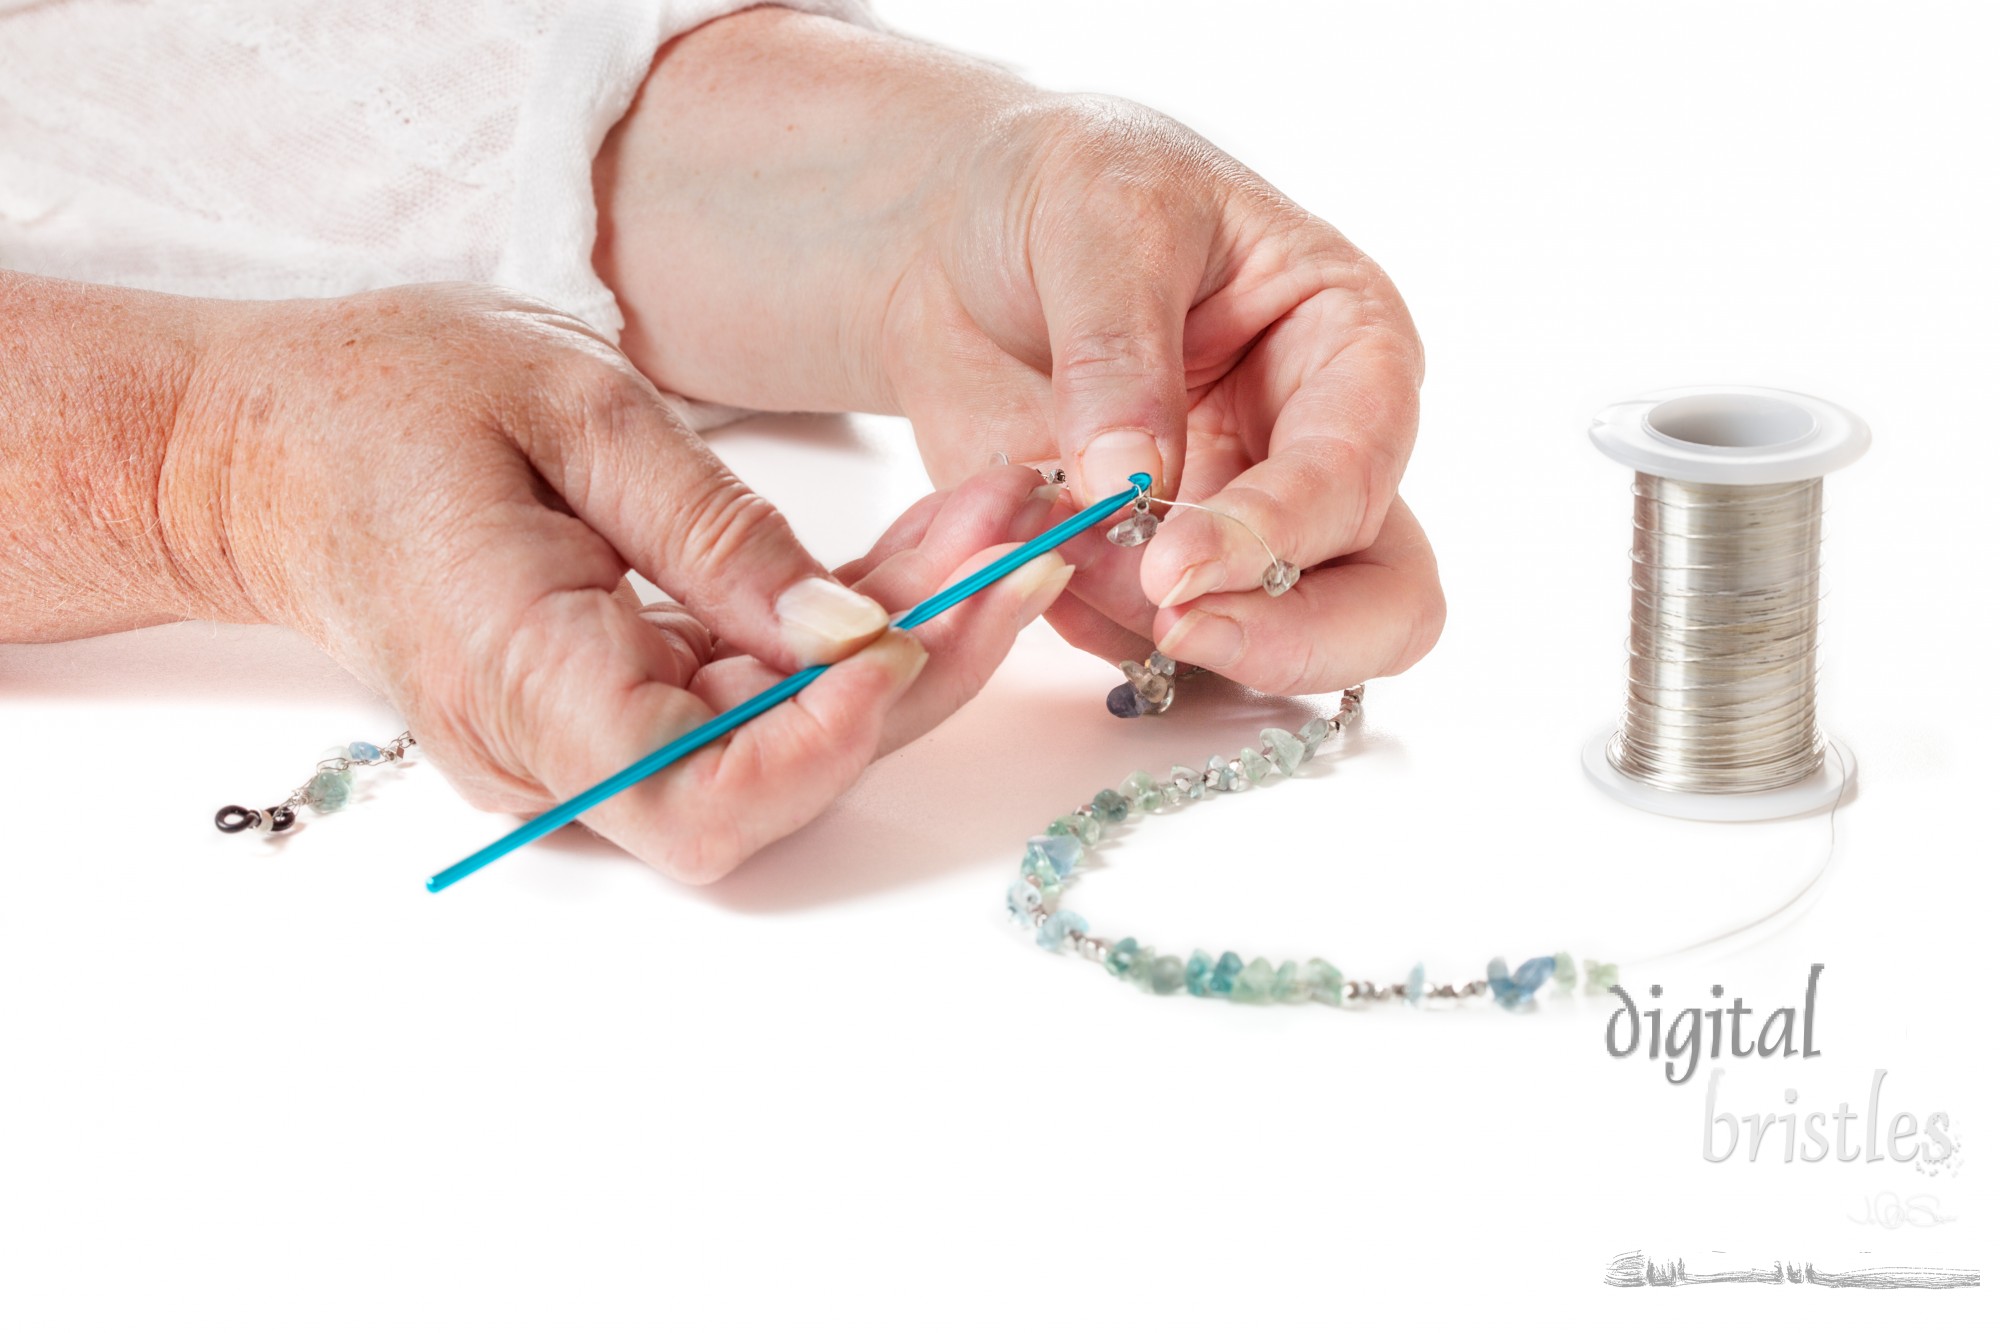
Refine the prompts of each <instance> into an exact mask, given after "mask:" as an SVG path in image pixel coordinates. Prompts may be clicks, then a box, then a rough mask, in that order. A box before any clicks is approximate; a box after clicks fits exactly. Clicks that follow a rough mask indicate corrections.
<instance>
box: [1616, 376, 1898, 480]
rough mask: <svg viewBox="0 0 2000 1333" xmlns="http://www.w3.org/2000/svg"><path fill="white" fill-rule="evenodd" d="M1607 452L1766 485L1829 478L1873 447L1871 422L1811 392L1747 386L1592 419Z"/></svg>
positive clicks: (1679, 473) (1644, 403)
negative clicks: (1828, 475)
mask: <svg viewBox="0 0 2000 1333" xmlns="http://www.w3.org/2000/svg"><path fill="white" fill-rule="evenodd" d="M1590 439H1591V442H1592V443H1593V444H1595V445H1596V446H1597V448H1598V450H1599V451H1600V452H1601V453H1603V454H1604V456H1605V457H1607V458H1609V459H1611V461H1612V462H1614V463H1621V464H1623V465H1624V466H1625V467H1627V468H1630V469H1631V470H1633V471H1635V472H1647V473H1651V474H1652V475H1653V476H1656V477H1670V478H1672V479H1673V480H1675V481H1698V482H1712V483H1715V484H1716V485H1721V486H1761V485H1774V484H1777V483H1779V482H1787V481H1809V480H1811V479H1812V478H1814V477H1823V476H1825V475H1826V474H1827V473H1829V472H1832V471H1834V470H1836V469H1838V468H1844V467H1846V466H1847V465H1848V464H1849V463H1852V462H1854V461H1855V460H1856V459H1858V458H1860V457H1861V455H1863V454H1865V453H1867V452H1868V442H1869V439H1870V436H1869V433H1868V423H1867V422H1865V421H1863V420H1861V419H1860V418H1859V417H1857V416H1855V415H1854V413H1852V412H1850V411H1848V410H1847V409H1846V408H1844V407H1842V406H1840V405H1839V404H1838V403H1829V402H1827V401H1826V400H1825V399H1824V398H1814V397H1812V396H1811V395H1810V394H1803V393H1790V392H1788V391H1786V390H1784V389H1766V388H1761V387H1758V386H1756V385H1746V384H1703V385H1695V386H1691V387H1689V388H1685V389H1662V390H1659V391H1657V392H1654V393H1648V394H1641V395H1640V396H1639V397H1637V398H1628V399H1626V400H1625V401H1623V402H1618V403H1613V404H1612V405H1611V406H1609V407H1607V408H1605V409H1603V410H1602V411H1601V412H1599V413H1598V414H1597V419H1596V420H1595V421H1592V422H1591V423H1590Z"/></svg>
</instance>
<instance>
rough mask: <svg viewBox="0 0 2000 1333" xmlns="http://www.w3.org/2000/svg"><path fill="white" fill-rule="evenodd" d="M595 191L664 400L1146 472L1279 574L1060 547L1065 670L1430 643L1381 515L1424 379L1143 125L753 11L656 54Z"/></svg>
mask: <svg viewBox="0 0 2000 1333" xmlns="http://www.w3.org/2000/svg"><path fill="white" fill-rule="evenodd" d="M677 61H682V62H684V65H677V64H676V62H677ZM697 71H698V73H697ZM746 161H754V162H756V163H757V167H758V169H757V171H756V172H755V173H748V172H743V171H740V170H734V169H733V167H732V164H737V163H742V162H746ZM599 192H600V200H601V203H602V205H603V212H604V219H603V226H602V230H601V233H600V246H599V260H600V266H601V268H602V269H603V271H604V272H605V273H606V276H607V278H608V279H609V280H610V281H612V283H613V284H614V286H615V287H616V289H617V290H618V291H619V294H620V297H621V300H622V301H623V302H624V304H625V306H626V310H627V314H628V317H629V319H630V325H629V327H628V331H627V334H626V338H625V345H626V347H627V349H628V350H629V351H630V352H631V353H632V355H633V357H634V359H635V360H636V361H637V362H638V364H639V365H640V366H641V368H642V369H644V370H646V371H647V372H648V373H649V374H650V375H652V376H653V377H654V378H655V379H657V380H659V381H660V382H661V383H664V384H670V385H672V386H673V387H675V388H678V389H681V390H683V391H685V392H689V393H692V394H694V395H697V396H703V397H711V398H716V399H720V400H723V401H728V402H740V403H745V404H749V405H754V406H776V407H850V408H863V409H868V410H876V411H885V410H888V411H899V412H902V413H904V414H906V415H908V416H909V417H910V419H911V421H912V422H913V423H914V425H915V428H916V433H917V438H918V442H919V444H920V446H921V447H922V449H923V451H924V456H925V460H926V462H927V464H928V466H929V468H930V471H931V473H932V475H933V477H934V478H935V479H937V480H938V481H939V482H940V483H942V484H950V483H951V482H953V481H955V480H957V479H959V478H961V477H963V476H966V475H967V474H968V473H969V472H971V471H972V470H974V469H976V468H978V467H980V466H981V465H983V464H984V463H985V461H986V460H987V459H988V458H989V457H990V456H991V455H992V454H993V453H994V452H995V451H1003V452H1005V453H1007V454H1008V455H1009V456H1010V457H1012V458H1014V459H1015V460H1017V461H1025V460H1038V459H1055V458H1058V457H1059V458H1060V459H1061V460H1062V462H1063V463H1064V465H1065V466H1066V467H1067V468H1068V470H1069V473H1070V476H1071V477H1072V479H1073V484H1074V486H1075V489H1076V493H1077V498H1078V500H1087V499H1093V498H1096V497H1099V496H1101V495H1103V494H1106V493H1108V492H1109V491H1111V490H1114V489H1118V488H1121V487H1123V486H1124V484H1125V481H1124V478H1125V477H1126V475H1127V474H1129V473H1131V472H1133V471H1137V470H1145V471H1148V472H1152V473H1154V474H1155V475H1156V476H1158V477H1160V478H1161V485H1162V491H1163V493H1164V494H1166V495H1168V496H1178V497H1184V498H1187V499H1199V500H1201V501H1202V502H1203V503H1205V504H1208V505H1210V506H1212V507H1213V508H1216V509H1219V510H1222V511H1224V512H1226V513H1229V514H1232V515H1235V516H1236V517H1238V518H1240V519H1242V520H1243V522H1244V523H1246V524H1247V525H1248V526H1249V528H1250V529H1252V530H1254V531H1255V532H1256V533H1257V534H1260V535H1261V536H1262V537H1263V538H1264V539H1265V540H1266V541H1268V542H1269V543H1270V544H1271V546H1272V547H1274V548H1275V549H1276V551H1277V552H1278V554H1279V555H1281V556H1283V557H1285V558H1286V559H1289V560H1290V561H1292V562H1293V563H1295V564H1298V565H1300V566H1302V567H1305V568H1306V569H1307V571H1308V572H1307V573H1306V575H1305V576H1304V577H1303V578H1302V579H1301V580H1300V582H1299V585H1298V587H1297V588H1296V589H1295V590H1294V591H1293V592H1291V593H1290V594H1288V595H1286V596H1284V597H1282V598H1275V599H1274V598H1271V597H1269V596H1267V595H1266V594H1265V593H1264V592H1263V591H1262V590H1261V586H1260V584H1261V579H1262V575H1263V571H1264V569H1265V568H1266V566H1267V565H1268V563H1269V557H1268V556H1267V555H1266V554H1265V551H1264V548H1263V546H1262V545H1261V544H1259V542H1258V541H1257V540H1256V538H1255V537H1253V536H1252V535H1251V533H1250V532H1248V531H1245V529H1244V528H1243V527H1242V526H1239V525H1238V524H1235V523H1230V522H1227V521H1224V520H1221V519H1218V518H1215V517H1213V516H1211V515H1207V514H1203V513H1200V512H1198V511H1191V510H1184V511H1179V512H1177V513H1173V514H1172V516H1171V517H1170V518H1169V520H1168V521H1167V522H1166V523H1164V524H1163V525H1162V527H1161V530H1160V533H1159V536H1158V537H1156V538H1155V539H1154V541H1153V542H1152V543H1151V544H1150V545H1148V546H1146V547H1144V548H1140V549H1137V550H1124V549H1120V548H1116V547H1112V546H1110V545H1109V544H1108V543H1092V542H1080V543H1077V544H1076V545H1075V546H1074V547H1073V548H1072V556H1073V558H1074V559H1075V560H1076V561H1077V576H1076V578H1075V580H1074V582H1073V583H1072V585H1071V588H1070V592H1071V594H1072V595H1071V596H1069V597H1066V598H1064V599H1063V601H1062V603H1060V604H1059V605H1058V607H1057V608H1056V609H1055V611H1053V612H1052V613H1051V616H1050V618H1051V620H1053V621H1054V622H1055V624H1056V625H1057V628H1058V629H1060V630H1061V631H1062V632H1063V633H1064V634H1065V635H1066V636H1067V637H1069V638H1070V639H1071V640H1072V641H1074V642H1077V643H1079V644H1081V645H1084V646H1086V647H1088V648H1091V649H1092V650H1094V651H1097V652H1099V653H1101V654H1103V655H1105V656H1107V657H1120V656H1136V655H1142V654H1143V648H1144V646H1145V645H1146V644H1148V643H1157V644H1158V645H1159V646H1160V647H1161V648H1162V649H1163V650H1164V651H1166V652H1167V653H1168V654H1170V655H1172V656H1174V657H1176V658H1178V659H1180V660H1182V661H1186V662H1191V663H1194V664H1197V665H1201V666H1206V667H1210V668H1213V669H1215V670H1218V671H1221V672H1224V673H1226V674H1228V675H1230V676H1232V677H1234V678H1236V679H1238V680H1241V681H1244V682H1245V683H1247V684H1250V685H1252V686H1255V687H1258V688H1262V689H1269V690H1279V691H1310V690H1325V689H1331V688H1335V687H1338V686H1343V685H1348V684H1352V683H1354V682H1356V681H1359V680H1361V679H1364V678H1367V677H1370V676H1377V675H1383V674H1388V673H1392V672H1396V671H1400V670H1402V669H1403V668H1405V667H1407V666H1409V665H1410V664H1411V663H1412V662H1414V661H1415V660H1416V659H1417V658H1419V657H1421V656H1422V655H1423V654H1424V653H1425V652H1427V651H1428V650H1429V648H1430V647H1431V645H1432V644H1433V643H1434V642H1435V641H1436V638H1437V635H1438V632H1439V630H1440V628H1441V626H1442V622H1443V614H1444V611H1443V598H1442V594H1441V592H1440V590H1439V587H1438V580H1437V571H1436V566H1435V562H1434V560H1433V558H1432V555H1431V551H1430V546H1429V543H1428V542H1427V540H1426V539H1425V537H1424V534H1423V531H1422V529H1421V528H1420V527H1419V526H1418V525H1417V522H1416V519H1415V518H1414V516H1413V515H1412V514H1411V513H1410V511H1409V509H1408V507H1407V506H1405V505H1404V504H1403V503H1402V502H1401V500H1400V499H1399V498H1398V497H1397V494H1396V492H1397V486H1398V483H1399V481H1400V478H1401V476H1402V472H1403V467H1404V464H1405V461H1406V460H1407V457H1408V454H1409V449H1410V446H1411V443H1412V441H1413V439H1414V436H1415V432H1416V424H1417V388H1418V382H1419V380H1420V378H1421V375H1422V351H1421V347H1420V344H1419V342H1418V340H1417V336H1416V333H1415V331H1414V329H1413V328H1412V326H1411V323H1410V319H1409V316H1408V313H1407V311H1406V310H1405V309H1404V307H1403V303H1402V301H1401V299H1400V298H1399V297H1398V295H1397V293H1396V291H1395V288H1394V287H1393V286H1392V285H1391V284H1390V282H1389V280H1388V278H1387V277H1386V276H1384V275H1383V273H1382V272H1381V270H1380V269H1379V268H1377V267H1376V266H1375V265H1374V264H1373V263H1371V262H1370V261H1369V260H1368V259H1367V258H1366V256H1364V255H1362V254H1361V253H1360V252H1359V251H1358V250H1356V249H1355V248H1354V247H1353V246H1352V245H1351V244H1350V243H1348V242H1347V241H1346V240H1345V238H1343V237H1342V236H1341V235H1340V234H1339V233H1338V232H1336V231H1335V230H1334V229H1333V228H1332V227H1330V226H1328V225H1326V224H1325V223H1323V222H1321V221H1319V220H1318V219H1316V218H1314V217H1312V216H1310V215H1309V214H1307V213H1306V212H1304V211H1303V210H1302V209H1300V208H1298V207H1297V206H1296V205H1294V204H1292V203H1291V202H1290V201H1289V200H1287V199H1285V198H1284V197H1283V196H1282V195H1280V194H1279V193H1278V192H1277V191H1276V190H1274V189H1272V188H1271V187H1270V186H1269V185H1267V184H1266V183H1264V182H1263V181H1262V180H1260V179H1258V178H1257V177H1256V176H1255V175H1253V174H1252V173H1251V172H1250V171H1249V170H1247V169H1246V168H1244V167H1243V166H1242V165H1241V164H1239V163H1237V162H1235V161H1233V160H1232V159H1230V158H1229V157H1227V156H1226V155H1225V154H1223V153H1221V152H1219V151H1218V150H1216V149H1215V148H1214V147H1213V146H1211V145H1210V144H1208V143H1206V142H1205V141H1203V140H1201V139H1200V138H1198V137H1197V136H1195V135H1194V134H1192V133H1190V132H1189V131H1187V130H1186V129H1184V128H1182V127H1181V126H1179V125H1177V124H1175V123H1174V122H1172V121H1170V120H1168V119H1166V118H1165V117H1163V116H1159V115H1157V114H1156V113H1153V112H1150V111H1147V110H1145V109H1144V108H1140V107H1135V106H1131V105H1129V104H1125V103H1120V102H1115V101H1110V100H1107V99H1100V98H1075V97H1055V96H1049V95H1046V94H1042V93H1038V92H1036V91H1035V90H1033V89H1030V88H1027V87H1025V86H1024V85H1022V84H1020V83H1019V82H1017V81H1015V80H1013V79H1010V78H1008V77H1006V76H1004V75H1002V74H999V73H997V72H995V71H993V70H991V69H989V68H987V67H985V66H981V65H977V64H974V63H973V62H970V61H964V60H957V59H954V58H951V57H948V56H944V55H942V54H940V53H938V52H936V51H934V50H930V49H927V48H922V47H918V46H915V45H912V44H909V43H904V42H901V41H898V40H896V39H892V38H885V37H881V36H878V35H874V34H869V33H865V32H861V31H857V30H855V29H852V28H848V27H844V26H842V25H840V24H835V23H830V22H827V21H825V20H819V19H813V18H810V17H806V16H802V15H798V14H793V13H783V12H776V11H752V12H749V13H745V14H742V15H739V16H736V17H734V18H730V19H726V20H723V21H720V22H718V23H715V24H711V25H710V26H709V27H708V28H704V29H701V30H699V31H697V32H696V33H694V34H692V35H691V36H689V37H687V38H685V39H683V42H682V45H681V47H679V48H676V49H670V50H669V52H668V53H667V54H666V55H665V56H664V57H663V59H662V61H661V62H660V64H659V65H658V66H657V67H656V70H655V74H654V77H653V78H652V79H651V80H649V82H648V85H647V88H646V90H645V92H644V93H643V94H642V97H641V99H640V101H639V103H638V104H637V106H636V107H635V108H634V110H633V112H632V114H631V115H630V116H629V117H628V118H627V120H626V122H625V123H624V124H623V125H622V126H621V127H620V129H619V130H618V131H616V132H614V135H613V137H612V139H611V140H610V141H608V142H607V144H606V148H605V151H604V153H603V154H602V155H601V156H600V158H599ZM655 306H659V307H660V308H662V309H664V310H671V311H683V312H684V311H686V310H688V309H693V310H696V311H699V312H700V315H701V318H699V319H696V320H694V321H691V322H690V321H684V320H681V319H678V318H673V317H669V316H666V315H663V316H661V317H658V318H656V317H654V315H653V313H652V312H653V309H654V308H655ZM1170 512H1171V511H1170Z"/></svg>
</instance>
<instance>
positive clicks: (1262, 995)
mask: <svg viewBox="0 0 2000 1333" xmlns="http://www.w3.org/2000/svg"><path fill="white" fill-rule="evenodd" d="M1277 979H1278V978H1277V973H1276V972H1275V971H1274V970H1273V969H1272V967H1271V962H1270V960H1269V959H1267V958H1256V959H1252V960H1251V962H1250V964H1249V966H1247V967H1245V968H1244V969H1243V971H1242V972H1241V973H1239V974H1238V975H1237V978H1236V985H1235V986H1233V987H1232V988H1231V989H1230V992H1229V998H1230V999H1232V1000H1235V1001H1237V1002H1238V1003H1240V1004H1269V1003H1270V1002H1271V998H1272V995H1271V992H1272V989H1273V987H1274V986H1275V984H1276V982H1277Z"/></svg>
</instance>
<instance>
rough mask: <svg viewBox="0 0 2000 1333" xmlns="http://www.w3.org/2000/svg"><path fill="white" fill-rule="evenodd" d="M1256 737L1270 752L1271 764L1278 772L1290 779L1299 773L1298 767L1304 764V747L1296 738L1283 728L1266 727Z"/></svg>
mask: <svg viewBox="0 0 2000 1333" xmlns="http://www.w3.org/2000/svg"><path fill="white" fill-rule="evenodd" d="M1258 735H1259V738H1260V739H1262V740H1263V742H1264V745H1265V746H1266V748H1268V749H1269V750H1270V751H1271V762H1272V763H1273V764H1276V765H1277V766H1278V772H1280V773H1282V774H1284V775H1285V776H1286V777H1290V776H1291V775H1292V774H1294V773H1296V772H1298V771H1299V765H1300V764H1302V763H1304V762H1305V755H1306V747H1305V746H1304V745H1302V744H1301V743H1300V742H1299V738H1298V737H1297V736H1294V735H1292V733H1291V732H1289V731H1286V730H1285V729H1284V728H1283V727H1266V728H1264V730H1263V731H1261V732H1259V733H1258Z"/></svg>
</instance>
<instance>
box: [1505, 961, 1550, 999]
mask: <svg viewBox="0 0 2000 1333" xmlns="http://www.w3.org/2000/svg"><path fill="white" fill-rule="evenodd" d="M1555 970H1556V960H1555V959H1553V958H1551V957H1549V956H1547V955H1546V954H1544V955H1543V956H1541V957H1539V958H1530V959H1528V961H1526V962H1525V963H1522V964H1521V965H1520V966H1519V967H1517V968H1515V969H1514V984H1515V985H1516V986H1519V987H1520V988H1521V991H1522V993H1523V994H1524V995H1526V996H1527V997H1528V998H1529V999H1533V998H1534V995H1535V992H1536V991H1538V990H1540V989H1541V988H1542V986H1543V985H1544V984H1545V983H1546V982H1547V981H1548V979H1549V978H1550V977H1552V976H1554V975H1555Z"/></svg>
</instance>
